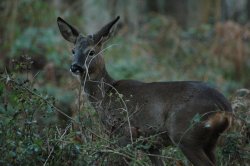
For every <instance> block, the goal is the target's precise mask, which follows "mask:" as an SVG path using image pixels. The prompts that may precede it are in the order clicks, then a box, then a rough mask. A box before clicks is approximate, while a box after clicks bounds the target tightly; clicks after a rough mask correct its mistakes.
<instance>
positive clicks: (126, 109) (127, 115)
mask: <svg viewBox="0 0 250 166" xmlns="http://www.w3.org/2000/svg"><path fill="white" fill-rule="evenodd" d="M100 41H101V40H100ZM100 41H99V42H100ZM99 42H98V43H97V44H96V45H95V46H94V48H95V47H96V46H97V45H98V44H99ZM116 45H117V44H112V45H110V46H108V47H106V48H104V49H102V50H101V51H100V52H99V53H98V54H96V55H95V56H93V57H92V58H91V60H90V62H89V64H88V65H87V64H86V62H87V58H88V57H89V54H88V56H87V58H86V59H85V63H84V66H85V69H86V74H85V79H84V86H85V82H86V79H87V75H88V74H89V73H88V68H89V65H90V63H91V62H92V60H93V59H94V58H96V57H97V56H98V55H100V54H101V53H103V52H104V51H106V50H107V49H109V48H111V47H112V46H116ZM103 83H104V84H106V85H108V84H107V83H105V82H103ZM111 87H112V88H113V89H114V90H115V92H116V93H117V94H118V97H119V98H120V99H121V101H122V103H123V105H124V108H125V109H123V110H124V111H125V112H126V117H127V121H128V126H129V134H130V140H131V143H132V144H133V135H132V131H131V124H130V119H129V113H128V108H127V105H126V103H125V101H124V100H123V99H122V97H121V95H120V93H119V92H118V91H117V90H116V89H115V88H114V87H113V86H111Z"/></svg>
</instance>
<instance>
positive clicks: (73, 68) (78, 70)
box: [70, 64, 83, 73]
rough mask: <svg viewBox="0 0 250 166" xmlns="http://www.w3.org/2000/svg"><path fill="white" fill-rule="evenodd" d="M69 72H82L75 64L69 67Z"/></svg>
mask: <svg viewBox="0 0 250 166" xmlns="http://www.w3.org/2000/svg"><path fill="white" fill-rule="evenodd" d="M70 71H71V72H72V73H82V72H83V68H82V67H81V66H79V65H77V64H72V65H71V66H70Z"/></svg>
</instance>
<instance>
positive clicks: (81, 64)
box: [57, 16, 120, 77]
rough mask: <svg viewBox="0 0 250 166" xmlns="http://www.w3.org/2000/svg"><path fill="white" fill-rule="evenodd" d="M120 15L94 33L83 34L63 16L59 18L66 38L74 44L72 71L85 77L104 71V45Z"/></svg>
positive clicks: (58, 21) (59, 24)
mask: <svg viewBox="0 0 250 166" xmlns="http://www.w3.org/2000/svg"><path fill="white" fill-rule="evenodd" d="M119 18H120V17H119V16H118V17H116V19H114V20H113V21H111V22H109V23H108V24H106V25H105V26H104V27H102V28H101V29H100V30H99V31H98V32H96V33H94V34H93V35H87V36H83V35H82V34H80V33H79V31H78V30H77V29H76V28H75V27H73V26H72V25H70V24H69V23H67V22H66V21H65V20H63V19H62V18H60V17H58V18H57V24H58V27H59V29H60V32H61V34H62V36H63V37H64V39H66V40H67V41H69V42H71V43H73V44H74V48H73V49H72V54H73V62H72V64H71V66H70V71H71V72H72V73H73V74H75V75H79V76H80V77H85V76H86V74H88V75H89V76H90V77H91V76H92V77H94V76H95V74H96V72H98V71H97V70H99V71H102V70H103V68H104V67H105V65H104V61H103V58H102V56H101V55H102V52H101V49H102V45H103V43H104V42H105V41H107V40H108V39H109V37H110V36H111V33H112V27H113V26H114V24H115V23H116V22H117V21H118V20H119Z"/></svg>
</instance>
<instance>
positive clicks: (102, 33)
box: [93, 16, 120, 43]
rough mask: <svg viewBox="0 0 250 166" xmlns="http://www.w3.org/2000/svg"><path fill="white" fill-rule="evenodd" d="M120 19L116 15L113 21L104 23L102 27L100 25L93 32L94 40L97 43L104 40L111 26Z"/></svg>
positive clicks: (110, 31)
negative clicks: (97, 29)
mask: <svg viewBox="0 0 250 166" xmlns="http://www.w3.org/2000/svg"><path fill="white" fill-rule="evenodd" d="M119 19H120V16H117V17H116V18H115V19H114V20H113V21H111V22H109V23H108V24H106V25H105V26H104V27H102V28H101V29H100V30H99V31H98V32H97V33H95V34H94V36H93V37H94V42H95V43H99V42H103V41H104V40H107V39H108V38H109V37H110V35H111V33H112V27H113V25H114V24H115V23H116V22H117V21H118V20H119Z"/></svg>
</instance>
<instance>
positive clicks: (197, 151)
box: [180, 144, 214, 166]
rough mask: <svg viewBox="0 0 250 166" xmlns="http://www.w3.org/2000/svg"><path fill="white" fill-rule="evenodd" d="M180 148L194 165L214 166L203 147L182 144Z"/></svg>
mask: <svg viewBox="0 0 250 166" xmlns="http://www.w3.org/2000/svg"><path fill="white" fill-rule="evenodd" d="M180 149H181V151H182V152H183V153H184V155H185V156H186V157H187V158H188V160H189V161H190V162H191V163H192V164H193V165H194V166H214V163H213V162H212V161H211V160H210V159H209V157H208V156H207V154H206V153H205V151H204V150H203V148H201V147H197V148H195V146H194V145H185V144H181V145H180Z"/></svg>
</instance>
